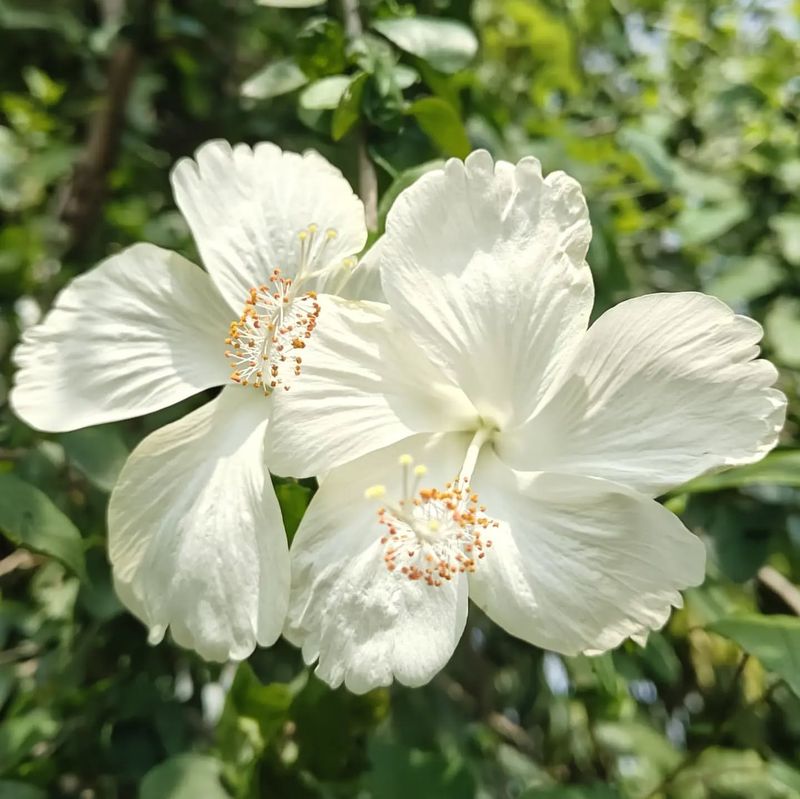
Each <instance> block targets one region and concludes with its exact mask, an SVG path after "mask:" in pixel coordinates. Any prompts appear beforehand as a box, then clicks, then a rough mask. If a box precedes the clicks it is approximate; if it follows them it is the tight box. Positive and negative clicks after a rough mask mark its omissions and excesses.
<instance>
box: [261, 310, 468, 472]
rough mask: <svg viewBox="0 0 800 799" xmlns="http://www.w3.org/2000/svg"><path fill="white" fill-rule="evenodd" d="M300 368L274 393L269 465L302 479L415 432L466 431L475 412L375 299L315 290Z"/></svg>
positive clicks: (273, 468) (274, 469)
mask: <svg viewBox="0 0 800 799" xmlns="http://www.w3.org/2000/svg"><path fill="white" fill-rule="evenodd" d="M320 304H321V306H322V311H321V313H320V316H319V324H318V325H317V327H316V329H315V330H314V334H313V336H312V337H311V339H309V343H308V347H307V349H304V350H303V364H302V372H301V374H300V375H299V376H298V377H297V378H296V379H295V380H294V382H293V383H292V385H291V389H290V390H289V391H286V392H283V391H278V392H276V394H275V395H274V412H273V417H272V418H273V427H272V430H271V432H270V441H269V444H270V455H269V463H270V468H272V470H273V471H274V472H275V473H276V474H282V475H293V476H294V477H308V476H310V475H314V474H319V473H320V472H324V471H327V470H328V469H331V468H333V467H335V466H339V465H341V464H343V463H346V462H348V461H351V460H353V459H354V458H357V457H359V456H361V455H364V454H366V453H368V452H373V451H375V450H378V449H381V448H382V447H385V446H388V445H389V444H393V443H394V442H395V441H399V440H401V439H403V438H407V437H408V436H410V435H413V434H414V433H423V432H439V431H450V430H464V429H468V428H469V426H470V425H471V424H472V423H473V420H475V419H476V418H477V416H476V414H475V410H474V409H473V408H472V406H471V405H470V403H469V401H468V400H467V399H466V397H464V395H463V393H462V392H461V391H460V390H459V389H458V388H456V387H455V386H452V385H448V384H447V383H446V382H444V381H443V379H442V376H441V374H440V373H439V372H438V371H437V370H436V369H435V368H434V367H433V366H432V365H431V364H430V362H429V361H428V359H427V358H426V357H425V355H424V354H423V353H422V352H421V351H420V350H419V348H418V347H417V346H416V345H415V344H414V342H413V341H411V340H410V339H409V338H408V336H406V335H405V333H404V331H403V329H402V328H401V327H400V325H399V324H398V323H397V322H396V320H395V319H394V318H393V316H392V314H391V313H390V312H388V308H387V306H385V305H381V304H378V303H358V304H356V303H348V302H346V301H343V300H339V299H337V298H335V297H331V296H322V295H321V296H320Z"/></svg>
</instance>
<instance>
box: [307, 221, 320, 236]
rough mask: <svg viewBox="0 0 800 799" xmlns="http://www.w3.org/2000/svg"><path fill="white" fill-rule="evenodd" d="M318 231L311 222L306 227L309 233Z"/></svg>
mask: <svg viewBox="0 0 800 799" xmlns="http://www.w3.org/2000/svg"><path fill="white" fill-rule="evenodd" d="M318 230H319V228H318V227H317V226H316V225H315V224H314V223H313V222H312V223H311V224H310V225H309V226H308V232H309V233H316V232H317V231H318Z"/></svg>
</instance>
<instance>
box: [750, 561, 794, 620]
mask: <svg viewBox="0 0 800 799" xmlns="http://www.w3.org/2000/svg"><path fill="white" fill-rule="evenodd" d="M757 576H758V581H759V582H760V583H761V584H762V585H764V586H766V587H767V588H769V590H770V591H772V593H773V594H776V595H777V596H779V597H780V598H781V599H782V600H783V602H784V604H785V605H786V606H787V607H789V608H791V610H792V613H794V614H795V615H796V616H800V588H798V587H797V586H796V585H795V584H794V583H793V582H791V581H790V580H787V579H786V578H785V577H784V576H783V575H782V574H781V573H780V572H779V571H778V570H777V569H774V568H773V567H772V566H762V567H761V568H760V569H759V570H758V575H757Z"/></svg>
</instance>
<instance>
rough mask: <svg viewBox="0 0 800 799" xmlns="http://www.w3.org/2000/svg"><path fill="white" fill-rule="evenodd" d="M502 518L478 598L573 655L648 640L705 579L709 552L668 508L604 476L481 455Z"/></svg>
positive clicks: (486, 485) (494, 614)
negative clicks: (514, 466)
mask: <svg viewBox="0 0 800 799" xmlns="http://www.w3.org/2000/svg"><path fill="white" fill-rule="evenodd" d="M473 486H474V487H475V490H476V491H478V492H479V494H480V497H481V501H482V502H484V503H485V504H486V506H487V514H488V515H491V516H492V517H493V518H495V519H497V520H499V521H500V522H501V523H500V526H499V528H497V529H495V530H493V534H492V547H491V549H489V550H488V551H487V554H486V557H485V558H484V560H482V561H481V562H480V564H479V565H478V568H477V570H476V571H475V572H474V573H473V574H471V575H470V596H471V598H472V599H473V600H474V601H475V602H476V603H477V604H478V605H479V606H480V607H481V608H482V609H483V610H484V611H485V612H486V613H487V614H488V615H489V616H490V617H491V618H492V619H493V620H494V621H496V622H497V623H498V624H499V625H500V626H502V627H503V628H505V629H506V630H507V631H508V632H510V633H511V634H512V635H515V636H517V637H518V638H522V639H523V640H525V641H528V642H530V643H532V644H535V645H537V646H541V647H545V648H547V649H552V650H554V651H556V652H561V653H562V654H565V655H574V654H577V653H578V652H589V653H597V652H602V651H605V650H608V649H611V648H613V647H615V646H617V645H619V644H620V643H621V642H622V641H623V640H625V639H626V638H628V637H631V636H634V637H637V638H639V639H641V638H642V636H643V635H645V634H646V633H647V632H648V631H649V630H656V629H659V628H660V627H662V626H663V625H664V623H665V622H666V621H667V619H668V618H669V614H670V611H671V606H673V605H674V606H676V607H680V606H681V605H682V599H681V595H680V594H679V593H678V591H679V590H680V589H683V588H686V587H688V586H692V585H699V584H700V583H701V582H702V581H703V577H704V574H705V548H704V547H703V543H702V542H701V541H700V539H699V538H697V537H696V536H694V535H692V534H691V533H690V532H689V531H688V530H687V529H686V528H685V527H684V526H683V524H682V523H681V522H680V520H679V519H678V518H677V517H676V516H674V515H673V514H672V513H670V512H669V511H668V510H667V509H666V508H664V507H663V506H662V505H659V504H658V503H657V502H655V501H654V500H652V499H649V498H648V497H645V496H642V495H641V494H637V493H636V492H634V491H631V490H630V489H628V488H625V487H623V486H620V485H616V484H614V483H610V482H608V481H605V480H598V479H595V478H592V477H581V476H577V475H560V474H552V473H541V472H540V473H527V474H526V473H520V472H512V471H511V470H510V469H508V468H507V467H506V466H505V465H504V464H502V462H501V461H500V460H499V459H498V458H497V457H496V456H495V455H494V454H493V453H488V452H487V453H486V455H482V457H481V460H480V461H479V465H478V470H477V472H476V475H475V478H474V480H473Z"/></svg>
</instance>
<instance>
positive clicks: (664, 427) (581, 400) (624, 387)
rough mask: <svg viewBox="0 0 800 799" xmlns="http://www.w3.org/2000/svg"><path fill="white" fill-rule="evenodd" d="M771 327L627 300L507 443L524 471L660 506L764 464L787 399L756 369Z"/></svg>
mask: <svg viewBox="0 0 800 799" xmlns="http://www.w3.org/2000/svg"><path fill="white" fill-rule="evenodd" d="M761 335H762V331H761V327H760V326H759V325H758V324H757V323H756V322H754V321H753V320H751V319H747V318H746V317H743V316H736V315H734V313H733V311H731V310H730V308H728V307H727V306H726V305H725V304H724V303H722V302H720V301H719V300H716V299H714V298H713V297H707V296H705V295H703V294H697V293H691V292H686V293H676V294H651V295H648V296H645V297H639V298H637V299H634V300H628V301H627V302H623V303H621V304H620V305H617V306H616V307H615V308H612V309H611V310H610V311H608V312H607V313H605V314H603V316H601V317H600V319H598V320H597V322H595V324H594V325H592V327H591V328H590V330H589V332H588V334H587V335H586V338H585V340H584V341H583V343H582V344H581V346H580V348H579V349H578V351H577V353H576V356H575V361H574V363H573V364H572V366H571V367H570V369H569V371H568V376H567V377H566V379H565V382H564V384H563V385H562V386H561V388H560V389H559V390H558V391H555V392H554V394H553V396H552V397H551V398H550V400H549V402H548V403H547V404H546V407H544V408H543V409H542V411H541V412H540V413H538V414H537V415H536V416H535V417H534V418H533V419H532V420H531V421H530V423H529V424H528V425H526V426H525V427H523V429H522V430H520V431H514V430H510V431H509V432H508V433H507V434H505V435H504V436H503V437H502V438H501V440H500V441H499V447H500V452H501V454H502V456H503V457H504V459H506V460H507V462H509V463H510V464H511V465H512V466H515V467H517V468H520V469H530V470H539V469H541V470H549V471H564V472H569V473H573V474H587V475H593V476H595V477H603V478H606V479H608V480H614V481H616V482H619V483H623V484H624V485H628V486H631V487H633V488H635V489H637V490H639V491H642V492H643V493H648V494H651V495H653V496H655V495H658V494H660V493H662V492H663V491H665V490H667V489H669V488H672V487H674V486H677V485H680V484H681V483H683V482H684V481H686V480H688V479H690V478H692V477H695V476H696V475H699V474H702V473H703V472H706V471H708V470H710V469H717V468H720V467H722V466H732V465H735V464H742V463H751V462H752V461H756V460H759V459H760V458H761V457H763V456H764V455H765V454H766V453H767V452H769V450H770V449H772V447H774V446H775V444H776V443H777V440H778V433H779V431H780V429H781V427H782V425H783V420H784V415H785V409H786V398H785V397H784V396H783V394H781V392H780V391H778V390H776V389H774V388H771V386H772V384H773V383H774V382H775V380H776V377H777V372H776V370H775V368H774V367H773V366H772V365H771V364H770V363H769V362H767V361H764V360H756V359H757V357H758V346H757V344H758V341H759V339H760V338H761Z"/></svg>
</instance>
